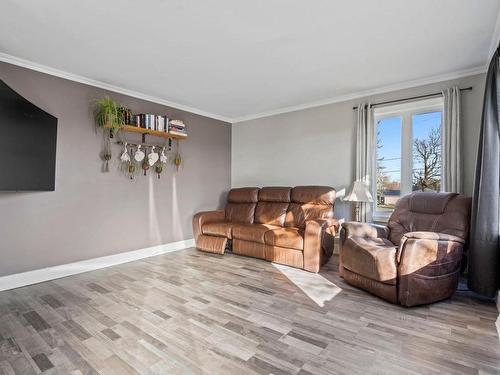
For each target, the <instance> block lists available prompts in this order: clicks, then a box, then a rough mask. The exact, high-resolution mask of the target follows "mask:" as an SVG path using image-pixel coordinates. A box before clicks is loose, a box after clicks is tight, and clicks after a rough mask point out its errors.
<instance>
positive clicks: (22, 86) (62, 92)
mask: <svg viewBox="0 0 500 375" xmlns="http://www.w3.org/2000/svg"><path fill="white" fill-rule="evenodd" d="M96 63H97V62H96ZM132 73H133V72H132ZM0 79H2V80H3V81H4V82H5V83H7V84H8V85H9V86H10V87H11V88H12V89H14V90H16V91H17V92H18V93H19V94H21V95H22V96H24V97H25V98H26V99H28V100H30V101H31V102H32V103H34V104H35V105H37V106H38V107H40V108H42V109H43V110H45V111H47V112H49V113H50V114H52V115H54V116H56V117H57V118H58V134H57V161H56V190H55V191H54V192H33V193H31V192H22V193H10V192H0V259H1V261H0V276H4V275H9V274H13V273H18V272H23V271H29V270H34V269H39V268H44V267H49V266H54V265H60V264H65V263H70V262H75V261H79V260H85V259H90V258H95V257H101V256H105V255H112V254H117V253H121V252H125V251H129V250H137V249H141V248H145V247H149V246H154V245H159V244H164V243H169V242H174V241H180V240H186V239H191V238H192V237H193V234H192V228H191V219H192V216H193V214H194V213H196V212H198V211H202V210H212V209H216V208H218V207H220V206H221V204H222V202H223V201H224V198H225V195H226V194H227V191H228V189H229V188H230V184H231V125H230V124H228V123H225V122H221V121H218V120H214V119H210V118H206V117H203V116H199V115H195V114H192V113H187V112H184V111H180V110H176V109H173V108H169V107H165V106H162V105H159V104H155V103H151V102H147V101H144V100H140V99H136V98H132V97H128V96H124V95H119V94H116V93H113V92H106V91H105V90H102V89H99V88H96V87H92V86H88V85H84V84H80V83H75V82H72V81H68V80H65V79H61V78H57V77H53V76H50V75H46V74H42V73H39V72H35V71H32V70H28V69H25V68H21V67H17V66H13V65H10V64H6V63H0ZM104 95H110V97H112V98H113V99H115V100H117V101H119V102H121V103H123V104H125V105H126V106H129V107H130V108H131V109H132V110H133V111H134V112H136V113H156V114H168V115H169V117H170V118H177V119H181V120H184V122H185V123H186V124H187V127H188V132H189V137H188V138H187V139H186V140H184V141H182V142H181V146H180V147H181V148H180V151H181V154H182V156H183V158H184V165H183V167H182V168H181V170H180V171H178V172H176V171H175V168H174V166H173V165H169V167H168V169H167V172H166V173H164V175H163V176H162V177H161V179H160V180H158V179H157V178H156V176H155V175H154V174H153V173H151V174H149V175H148V176H147V177H143V176H142V175H139V176H137V177H136V179H135V180H133V181H131V180H129V179H127V178H126V176H124V175H123V174H121V173H120V171H119V162H118V157H119V152H120V150H121V147H119V146H118V145H115V146H113V160H112V162H111V165H110V170H111V171H110V172H109V173H101V165H102V161H101V159H100V156H99V154H100V152H101V145H102V135H101V132H100V131H97V130H96V129H95V125H94V121H93V115H92V111H91V109H90V103H91V102H92V101H93V100H95V99H98V98H101V97H103V96H104ZM0 136H1V134H0ZM130 139H131V140H135V141H138V140H140V137H139V136H138V135H133V136H132V137H131V138H130ZM0 173H2V171H0Z"/></svg>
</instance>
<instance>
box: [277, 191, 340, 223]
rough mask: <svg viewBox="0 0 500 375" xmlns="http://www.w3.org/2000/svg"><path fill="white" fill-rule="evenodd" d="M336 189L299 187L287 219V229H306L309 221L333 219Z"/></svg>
mask: <svg viewBox="0 0 500 375" xmlns="http://www.w3.org/2000/svg"><path fill="white" fill-rule="evenodd" d="M335 195H336V193H335V189H333V188H331V187H329V186H297V187H294V188H293V189H292V192H291V201H292V202H291V203H290V205H289V206H288V210H287V213H286V217H285V226H286V227H296V228H304V227H305V223H306V221H307V220H309V219H329V218H333V204H334V202H335Z"/></svg>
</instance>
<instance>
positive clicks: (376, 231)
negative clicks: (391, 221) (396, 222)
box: [340, 221, 389, 242]
mask: <svg viewBox="0 0 500 375" xmlns="http://www.w3.org/2000/svg"><path fill="white" fill-rule="evenodd" d="M352 236H359V237H371V238H387V237H389V228H388V227H387V226H385V225H379V224H371V223H358V222H356V221H346V222H345V223H343V224H342V229H341V230H340V240H341V242H343V240H345V239H347V238H349V237H352Z"/></svg>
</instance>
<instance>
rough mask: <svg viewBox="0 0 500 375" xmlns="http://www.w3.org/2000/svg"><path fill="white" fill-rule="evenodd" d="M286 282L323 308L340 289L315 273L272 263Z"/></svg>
mask: <svg viewBox="0 0 500 375" xmlns="http://www.w3.org/2000/svg"><path fill="white" fill-rule="evenodd" d="M273 266H274V267H275V268H276V269H278V270H279V271H280V272H281V273H282V274H283V275H285V276H286V277H287V278H288V280H290V281H291V282H292V283H294V284H295V285H296V286H297V287H299V288H300V289H301V290H302V291H303V292H304V293H305V294H306V295H307V296H308V297H309V298H310V299H312V300H313V301H314V302H315V303H316V304H317V305H318V306H321V307H323V306H325V302H327V301H330V300H332V299H333V297H335V296H336V295H337V294H339V293H340V292H341V291H342V289H341V288H339V287H338V286H337V285H335V284H334V283H332V282H331V281H328V280H327V279H325V278H324V277H323V276H321V275H320V274H317V273H312V272H307V271H304V270H300V269H297V268H292V267H287V266H283V265H281V264H275V263H273Z"/></svg>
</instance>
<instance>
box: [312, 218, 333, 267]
mask: <svg viewBox="0 0 500 375" xmlns="http://www.w3.org/2000/svg"><path fill="white" fill-rule="evenodd" d="M338 227H339V224H338V221H337V219H334V218H330V219H313V220H307V221H306V227H305V232H304V269H305V270H306V271H310V272H319V268H320V267H321V264H322V246H323V245H324V244H323V241H324V236H325V232H327V231H328V234H329V235H330V236H332V238H333V236H335V233H336V231H337V230H338ZM332 245H333V241H332Z"/></svg>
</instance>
